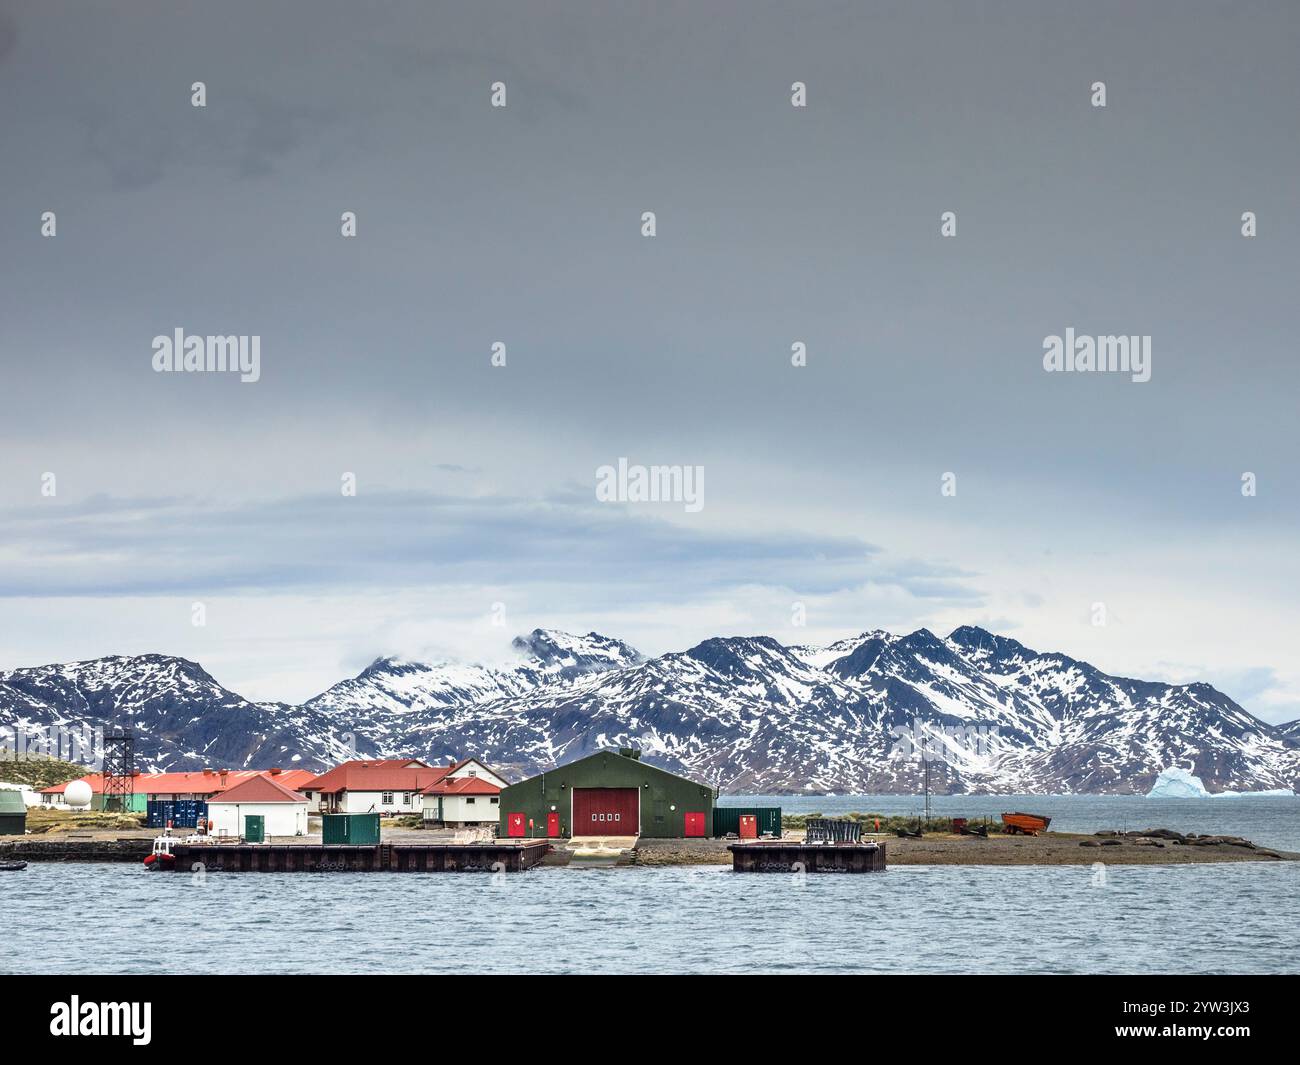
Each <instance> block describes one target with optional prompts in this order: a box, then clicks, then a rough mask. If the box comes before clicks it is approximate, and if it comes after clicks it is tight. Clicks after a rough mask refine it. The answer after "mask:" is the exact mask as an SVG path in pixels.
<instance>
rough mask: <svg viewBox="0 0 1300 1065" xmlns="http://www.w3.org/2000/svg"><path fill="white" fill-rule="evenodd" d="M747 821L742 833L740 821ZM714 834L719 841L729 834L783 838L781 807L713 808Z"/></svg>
mask: <svg viewBox="0 0 1300 1065" xmlns="http://www.w3.org/2000/svg"><path fill="white" fill-rule="evenodd" d="M742 817H747V818H753V820H752V821H747V822H746V824H745V831H744V832H742V831H741V823H740V819H741V818H742ZM713 834H714V835H715V836H717V837H718V838H719V839H720V838H722V837H723V836H726V835H728V834H732V835H736V836H749V835H754V836H768V835H771V836H776V837H777V838H780V836H781V807H779V806H715V807H714V808H713Z"/></svg>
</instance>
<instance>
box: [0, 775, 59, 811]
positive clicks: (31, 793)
mask: <svg viewBox="0 0 1300 1065" xmlns="http://www.w3.org/2000/svg"><path fill="white" fill-rule="evenodd" d="M0 791H16V792H18V793H19V794H21V795H22V797H23V805H24V806H27V807H32V806H43V805H46V803H45V800H44V797H43V796H42V795H41V793H40V792H39V791H37V790H36V789H35V788H33V787H31V786H30V785H28V784H9V783H7V782H5V781H3V780H0ZM64 805H65V806H66V805H67V803H66V801H65V802H64Z"/></svg>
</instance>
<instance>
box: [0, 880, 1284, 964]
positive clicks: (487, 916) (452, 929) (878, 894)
mask: <svg viewBox="0 0 1300 1065" xmlns="http://www.w3.org/2000/svg"><path fill="white" fill-rule="evenodd" d="M1102 872H1104V876H1099V873H1098V871H1097V870H1095V869H1092V868H1090V867H1088V866H1067V867H1060V866H1057V867H1039V868H1014V867H1010V868H1008V867H1003V868H997V867H988V866H985V867H964V868H963V867H936V866H910V867H897V868H894V869H890V870H889V871H888V872H885V873H877V874H867V875H863V876H830V875H827V876H805V877H797V876H791V875H785V874H768V875H761V874H738V873H732V872H731V871H730V869H728V868H726V867H716V866H712V867H692V868H646V867H637V868H625V869H601V870H574V869H536V870H533V871H532V872H529V873H525V874H515V875H499V876H493V875H491V874H437V873H434V874H427V875H416V874H401V875H390V876H384V875H378V874H365V873H338V874H301V873H300V874H284V873H243V874H240V873H227V874H224V875H223V874H215V873H213V874H209V875H207V876H206V877H203V878H194V877H192V876H191V875H190V874H188V873H150V872H147V871H146V870H145V869H144V868H143V867H141V866H136V865H91V864H63V863H45V864H43V865H36V864H33V865H31V866H30V867H29V868H28V869H27V870H26V871H25V872H22V873H4V874H0V876H3V877H4V884H3V890H4V899H3V912H4V924H5V928H4V934H3V936H0V972H4V973H35V972H39V973H80V972H104V973H116V972H128V973H189V972H216V973H308V972H318V973H319V972H328V973H354V972H356V973H391V972H412V973H414V972H428V971H432V970H442V971H452V970H455V971H464V970H466V969H469V970H473V971H477V970H484V971H495V972H530V973H531V972H536V973H561V972H579V973H589V972H601V973H606V972H616V973H621V972H669V973H690V972H888V973H908V972H940V973H942V972H978V973H1002V972H1036V973H1076V972H1083V973H1092V972H1133V973H1202V972H1265V973H1268V972H1292V973H1295V972H1300V905H1298V904H1297V902H1296V900H1297V899H1298V898H1300V863H1287V864H1263V863H1261V864H1258V865H1256V864H1251V865H1220V866H1181V867H1166V868H1160V867H1154V866H1127V867H1126V866H1113V867H1109V868H1107V869H1105V870H1103V871H1102Z"/></svg>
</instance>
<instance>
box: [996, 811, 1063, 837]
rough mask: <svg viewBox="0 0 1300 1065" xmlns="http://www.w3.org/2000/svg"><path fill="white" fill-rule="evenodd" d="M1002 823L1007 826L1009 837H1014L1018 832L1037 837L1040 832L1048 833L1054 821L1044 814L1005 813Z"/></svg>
mask: <svg viewBox="0 0 1300 1065" xmlns="http://www.w3.org/2000/svg"><path fill="white" fill-rule="evenodd" d="M1002 823H1003V824H1004V825H1006V826H1007V835H1008V836H1014V835H1015V834H1016V833H1017V832H1021V833H1023V834H1024V835H1026V836H1036V835H1038V833H1040V832H1046V831H1047V826H1048V825H1050V824H1051V823H1052V819H1051V818H1050V817H1044V816H1043V815H1042V814H1022V813H1013V814H1006V813H1004V814H1003V815H1002Z"/></svg>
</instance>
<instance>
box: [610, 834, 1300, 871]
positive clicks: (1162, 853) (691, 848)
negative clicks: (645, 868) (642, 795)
mask: <svg viewBox="0 0 1300 1065" xmlns="http://www.w3.org/2000/svg"><path fill="white" fill-rule="evenodd" d="M791 835H793V834H791ZM864 838H871V837H864ZM874 838H878V839H880V840H881V841H882V842H884V843H887V844H888V850H889V864H890V865H1092V864H1093V863H1094V862H1104V863H1105V864H1107V865H1205V864H1215V863H1223V862H1279V861H1291V862H1294V861H1300V854H1292V853H1289V852H1286V851H1275V850H1270V849H1268V848H1265V847H1259V848H1256V849H1251V848H1250V847H1248V846H1241V845H1236V844H1230V843H1222V844H1218V845H1212V846H1206V845H1198V846H1192V845H1188V844H1181V843H1174V842H1172V841H1167V840H1161V841H1160V842H1162V843H1164V846H1156V845H1155V843H1153V842H1143V843H1139V842H1138V840H1139V838H1145V837H1137V836H1127V837H1114V836H1109V837H1107V836H1085V835H1076V834H1074V833H1068V832H1048V833H1046V834H1045V835H1041V836H1002V835H994V836H990V837H988V838H987V839H983V838H981V837H979V836H941V835H932V836H925V837H923V838H921V839H898V838H895V837H892V836H879V837H874ZM1108 840H1110V841H1113V842H1107V841H1108ZM728 842H735V841H734V840H732V841H728V840H721V839H699V840H696V839H690V840H681V839H643V840H641V841H640V843H639V844H638V845H637V850H636V854H635V856H634V858H633V863H632V864H635V865H654V866H659V865H730V864H731V854H730V852H729V851H728V850H727V844H728Z"/></svg>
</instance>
